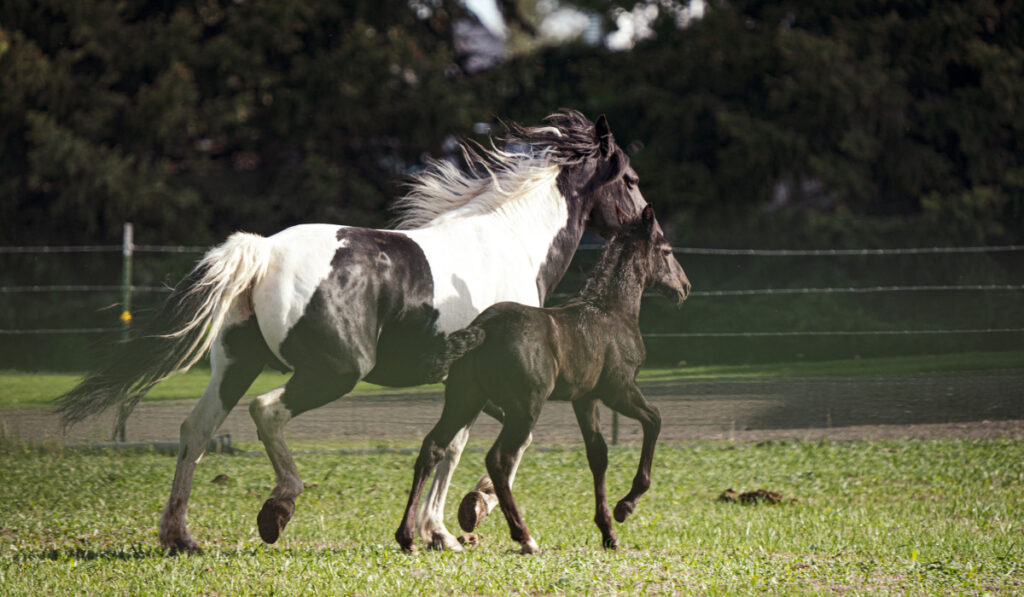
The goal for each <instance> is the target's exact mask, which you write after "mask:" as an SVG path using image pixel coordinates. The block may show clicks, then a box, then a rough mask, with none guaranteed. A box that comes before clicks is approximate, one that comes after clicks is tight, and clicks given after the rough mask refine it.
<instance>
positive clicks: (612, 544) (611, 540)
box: [602, 537, 619, 550]
mask: <svg viewBox="0 0 1024 597" xmlns="http://www.w3.org/2000/svg"><path fill="white" fill-rule="evenodd" d="M602 544H603V545H604V548H605V549H612V550H614V549H618V548H619V540H618V539H616V538H615V537H607V538H606V539H605V540H604V541H603V542H602Z"/></svg>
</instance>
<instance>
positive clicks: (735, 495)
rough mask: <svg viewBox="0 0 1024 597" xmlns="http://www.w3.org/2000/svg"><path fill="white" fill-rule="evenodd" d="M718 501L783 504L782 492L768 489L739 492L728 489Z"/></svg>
mask: <svg viewBox="0 0 1024 597" xmlns="http://www.w3.org/2000/svg"><path fill="white" fill-rule="evenodd" d="M718 501H720V502H727V503H739V504H755V505H756V504H761V503H765V504H781V503H782V494H781V493H779V492H778V491H768V490H767V489H756V490H754V491H744V492H743V493H739V492H737V491H736V490H735V489H732V488H730V489H726V490H725V491H723V492H722V494H721V495H719V496H718Z"/></svg>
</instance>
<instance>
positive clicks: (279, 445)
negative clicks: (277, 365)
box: [249, 369, 361, 543]
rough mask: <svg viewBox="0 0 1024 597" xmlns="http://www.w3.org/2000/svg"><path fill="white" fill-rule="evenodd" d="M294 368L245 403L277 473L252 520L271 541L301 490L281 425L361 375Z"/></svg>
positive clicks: (330, 397)
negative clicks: (281, 382) (284, 379)
mask: <svg viewBox="0 0 1024 597" xmlns="http://www.w3.org/2000/svg"><path fill="white" fill-rule="evenodd" d="M310 371H311V370H308V369H307V370H299V369H296V371H295V374H294V375H293V376H292V378H291V379H289V380H288V382H287V383H286V384H285V385H283V386H281V387H279V388H277V389H275V390H271V391H270V392H267V393H266V394H262V395H260V396H257V397H256V399H255V400H253V401H252V403H251V404H250V405H249V414H250V415H252V419H253V421H255V422H256V430H257V433H258V434H259V438H260V441H262V442H263V447H264V448H265V449H266V451H267V456H268V457H269V458H270V463H271V464H272V465H273V467H274V473H275V474H276V476H277V485H276V486H275V487H274V490H273V492H272V494H271V495H272V497H271V498H270V499H268V500H267V501H266V502H264V504H263V508H262V509H261V510H260V513H259V515H258V516H257V517H256V524H257V527H258V528H259V531H260V537H261V538H262V539H263V540H264V541H266V542H267V543H274V542H275V541H277V539H278V537H280V536H281V531H283V530H284V527H285V525H287V524H288V521H289V520H291V517H292V514H293V513H294V512H295V499H296V498H297V497H299V494H301V493H302V490H303V485H302V480H301V479H300V478H299V470H298V468H297V467H296V466H295V460H294V459H292V454H291V451H290V450H289V449H288V444H287V443H285V441H284V426H285V424H286V423H287V422H288V421H290V420H291V419H292V418H293V417H295V416H296V415H298V414H301V413H303V412H305V411H306V410H310V409H313V408H316V407H317V406H321V405H323V404H327V403H328V402H331V401H332V400H335V399H337V398H339V397H340V396H342V395H343V394H345V393H347V392H348V391H349V390H351V389H352V388H353V387H354V386H355V385H356V382H358V381H359V378H360V377H361V376H360V375H359V374H358V373H350V374H334V373H328V372H324V371H320V372H318V373H312V372H310Z"/></svg>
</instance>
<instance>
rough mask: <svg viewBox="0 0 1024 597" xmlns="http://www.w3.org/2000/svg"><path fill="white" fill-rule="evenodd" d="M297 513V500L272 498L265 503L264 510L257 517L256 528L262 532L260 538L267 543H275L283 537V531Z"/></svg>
mask: <svg viewBox="0 0 1024 597" xmlns="http://www.w3.org/2000/svg"><path fill="white" fill-rule="evenodd" d="M294 512H295V500H279V499H277V498H270V499H269V500H267V501H266V502H263V509H261V510H260V513H259V515H258V516H257V517H256V526H257V527H258V528H259V530H260V538H262V539H263V541H265V542H266V543H274V542H275V541H277V539H278V538H279V537H280V536H281V531H283V530H284V527H285V525H287V524H288V521H289V520H291V519H292V514H293V513H294Z"/></svg>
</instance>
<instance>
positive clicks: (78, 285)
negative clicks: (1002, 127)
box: [0, 231, 1024, 443]
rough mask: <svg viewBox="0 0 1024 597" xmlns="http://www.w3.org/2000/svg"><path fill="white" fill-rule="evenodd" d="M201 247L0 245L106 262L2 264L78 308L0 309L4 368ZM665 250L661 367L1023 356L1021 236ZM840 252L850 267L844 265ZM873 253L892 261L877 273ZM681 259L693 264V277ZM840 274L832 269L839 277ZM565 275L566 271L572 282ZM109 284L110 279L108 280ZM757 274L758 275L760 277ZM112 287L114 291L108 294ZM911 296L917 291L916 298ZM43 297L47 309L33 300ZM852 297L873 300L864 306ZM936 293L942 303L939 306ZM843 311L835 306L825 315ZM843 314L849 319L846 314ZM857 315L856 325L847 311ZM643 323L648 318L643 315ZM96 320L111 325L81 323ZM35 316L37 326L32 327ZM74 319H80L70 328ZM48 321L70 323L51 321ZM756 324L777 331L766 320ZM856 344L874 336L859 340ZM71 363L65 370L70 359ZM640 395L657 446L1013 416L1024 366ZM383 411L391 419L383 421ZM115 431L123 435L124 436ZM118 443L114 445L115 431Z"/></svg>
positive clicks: (10, 254)
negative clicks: (677, 273)
mask: <svg viewBox="0 0 1024 597" xmlns="http://www.w3.org/2000/svg"><path fill="white" fill-rule="evenodd" d="M600 249H601V246H600V245H590V244H587V245H582V246H581V247H580V252H579V253H578V254H577V257H578V258H580V257H582V258H581V261H580V263H579V264H576V262H575V261H574V265H573V267H571V268H570V272H569V275H568V276H567V281H566V283H564V284H563V288H564V287H566V286H570V287H571V286H573V285H574V284H575V285H579V283H580V282H581V280H582V279H583V278H584V277H585V275H586V272H587V271H588V270H589V268H588V267H586V266H585V262H587V261H588V260H589V261H593V259H594V257H595V256H596V254H597V251H598V250H600ZM206 250H207V247H201V246H177V245H136V244H134V242H133V239H132V235H131V233H130V232H129V231H126V234H125V240H124V242H123V243H122V244H121V245H85V246H20V247H0V256H7V257H4V258H5V259H25V258H29V259H36V258H38V260H39V262H40V263H42V262H47V260H50V259H51V258H53V257H56V256H58V255H60V254H64V255H68V257H67V259H84V258H85V257H83V256H87V255H88V254H96V255H97V257H96V259H97V260H100V261H102V262H103V265H101V266H95V265H93V266H90V267H84V268H82V269H83V271H74V270H75V269H76V266H75V265H70V266H65V267H64V270H61V271H63V273H64V274H67V273H69V272H68V270H69V269H70V270H71V271H70V273H72V274H74V275H68V276H62V280H61V281H65V278H66V283H46V282H45V280H46V276H48V275H49V276H51V278H50V279H53V277H52V276H53V274H49V273H47V272H48V271H49V270H47V268H46V267H43V266H40V267H37V268H34V269H32V268H22V270H19V271H13V270H8V271H7V272H4V271H3V268H0V297H2V300H4V301H12V300H14V301H22V302H21V303H19V304H31V305H33V308H37V310H39V311H41V312H42V311H45V310H46V309H53V310H71V309H68V308H66V305H65V303H75V304H76V305H77V308H78V311H79V312H78V314H77V315H67V316H66V317H62V318H57V317H55V316H54V317H49V316H47V315H45V313H43V314H42V315H39V314H37V316H36V317H35V318H34V320H33V319H32V318H20V317H21V316H19V315H18V314H17V309H7V311H8V312H7V314H6V315H4V317H6V319H2V318H0V338H2V339H3V341H2V343H0V347H3V346H4V344H6V348H3V349H2V350H0V368H4V367H10V365H8V364H6V363H4V362H3V358H4V355H7V354H19V353H20V352H22V351H24V350H25V348H24V347H26V346H32V345H34V344H33V343H35V344H38V345H39V346H40V347H41V348H39V349H38V350H37V351H36V353H33V356H31V357H26V358H24V359H22V362H25V361H27V360H28V359H29V358H31V359H35V358H37V356H34V355H37V354H38V355H47V354H49V353H53V354H57V353H58V352H59V353H60V354H61V357H60V362H61V363H69V362H72V361H71V360H69V359H68V358H67V356H66V355H68V354H69V353H81V352H88V349H83V347H85V346H89V343H86V342H84V341H81V339H80V337H82V336H89V337H93V338H97V337H102V336H105V335H106V336H109V335H114V336H116V335H117V334H118V332H122V331H124V330H125V329H126V327H127V326H128V325H130V321H131V312H130V309H131V308H132V305H133V297H134V298H135V299H137V301H136V303H135V304H136V308H146V306H147V304H149V303H153V302H154V301H157V300H159V299H162V297H163V296H166V293H168V292H170V291H171V284H172V283H173V282H174V281H176V278H177V277H179V276H180V275H181V274H182V273H183V271H187V270H185V268H189V267H191V265H192V264H193V263H194V259H193V256H195V255H199V254H202V253H204V252H205V251H206ZM117 253H120V254H121V257H122V259H120V260H119V262H120V263H116V262H115V261H113V259H111V257H113V255H115V254H117ZM143 253H144V254H146V255H147V257H146V259H147V260H149V261H150V263H148V264H145V267H142V268H140V267H139V263H134V261H133V260H134V259H135V256H137V255H138V254H143ZM676 253H677V254H678V255H679V256H680V258H681V260H683V259H682V257H684V256H685V257H687V259H686V260H683V261H685V263H684V267H686V269H687V271H688V273H690V276H691V278H692V279H699V280H700V282H698V289H697V290H695V291H694V292H693V293H691V297H693V299H697V300H693V299H691V301H689V302H688V303H687V307H686V308H685V309H684V310H683V311H682V312H680V313H681V314H682V315H675V311H674V310H673V309H672V308H671V307H668V306H667V305H668V301H658V300H657V299H655V300H654V301H650V302H647V303H645V310H644V311H645V314H646V313H653V314H650V315H645V314H642V315H641V320H642V321H641V324H642V329H644V337H645V339H646V340H647V343H648V350H649V353H650V352H652V351H661V352H660V353H659V354H662V355H663V358H662V360H663V361H667V362H671V363H676V362H679V363H682V362H684V361H685V360H687V359H690V358H691V357H690V356H688V355H689V354H693V351H698V352H708V353H710V352H714V350H717V351H718V353H717V354H729V355H732V354H741V353H742V350H741V349H740V347H742V346H746V345H750V344H758V343H759V344H760V345H761V346H762V348H761V349H760V350H762V352H768V353H771V354H770V357H771V358H776V357H778V358H779V359H778V360H785V359H783V358H782V357H784V356H786V355H796V356H797V357H798V358H802V356H803V354H804V353H809V354H810V355H811V358H815V359H818V358H823V356H824V355H825V352H826V351H824V350H823V349H822V348H821V346H822V345H821V344H820V343H821V342H826V341H828V342H846V343H851V344H853V345H854V346H853V347H852V348H850V349H849V350H848V351H847V353H844V354H850V355H853V354H856V355H858V356H859V355H860V354H864V355H865V356H872V355H873V354H874V352H875V351H878V350H882V349H883V348H884V350H890V349H891V348H892V346H893V345H895V344H899V343H906V342H913V343H914V345H913V350H916V351H919V352H927V351H928V350H931V349H935V348H940V349H941V348H942V347H941V346H940V345H939V341H940V340H941V341H942V342H945V345H944V346H946V347H953V348H952V349H948V350H957V351H959V350H961V349H963V350H969V349H971V347H976V346H983V347H989V346H995V347H996V348H995V349H998V350H1004V349H1006V348H1007V347H1009V348H1010V349H1012V350H1020V349H1021V347H1022V346H1024V342H1022V339H1024V310H1022V309H1020V308H1019V307H1020V305H1021V304H1022V303H1021V302H1020V299H1021V294H1020V293H1022V292H1024V280H1021V279H1019V278H1018V279H1014V278H1017V276H1019V275H1021V274H1024V267H1020V265H1021V262H1022V261H1024V259H1022V258H1024V245H999V246H970V247H917V248H896V249H827V250H764V249H717V248H695V247H682V248H677V249H676ZM18 256H21V257H18ZM32 256H35V257H32ZM72 256H74V257H72ZM780 258H793V259H804V260H811V261H814V262H815V263H816V264H817V265H815V267H816V268H818V269H819V270H820V271H819V272H818V273H816V274H815V275H800V274H803V273H806V271H805V270H808V269H810V268H809V267H808V265H807V264H806V262H800V263H798V264H793V263H791V262H789V261H786V260H785V259H780ZM90 259H91V258H90ZM890 259H891V260H893V261H898V260H910V262H912V264H910V265H908V264H907V263H905V262H900V263H899V264H895V265H894V264H893V263H891V262H890ZM921 259H925V260H932V261H933V262H934V261H935V260H939V261H938V262H934V263H931V265H930V266H929V267H927V268H925V267H922V266H920V265H915V264H916V263H917V261H918V260H921ZM950 259H953V260H959V259H964V260H965V261H963V262H961V261H955V263H953V262H949V261H948V260H950ZM977 259H983V260H984V264H985V265H984V266H982V265H979V263H980V262H978V261H976V260H977ZM701 260H704V261H701ZM851 260H852V261H853V262H856V263H859V264H860V265H856V266H849V263H850V262H851ZM882 262H884V263H888V264H889V265H887V266H886V268H881V267H878V266H877V264H878V263H882ZM840 264H842V266H840ZM118 265H119V266H120V268H118ZM691 265H693V266H694V267H695V268H696V270H697V273H696V275H695V272H694V270H691V267H690V266H691ZM957 268H959V269H960V270H962V271H961V272H956V275H955V276H953V277H954V279H955V281H956V282H957V283H949V282H948V279H945V280H944V279H942V275H940V274H941V273H942V270H943V269H949V270H951V271H953V270H956V269H957ZM924 269H929V270H935V271H933V272H931V273H930V274H929V275H926V276H920V275H918V274H919V271H920V270H924ZM839 270H842V271H841V272H840V273H841V274H842V275H839V274H837V273H836V272H838V271H839ZM23 271H31V274H32V275H31V276H30V275H28V274H23V273H21V272H23ZM97 271H99V272H101V273H100V274H97V273H96V272H97ZM40 272H42V273H40ZM736 272H740V273H736ZM779 272H784V274H785V275H779ZM741 274H742V275H741ZM574 276H575V279H574V280H572V279H570V278H573V277H574ZM118 279H119V280H120V282H121V283H120V284H117V283H113V282H114V281H115V280H118ZM161 280H162V282H161ZM904 280H905V281H906V282H905V283H903V281H904ZM765 281H767V282H769V283H767V284H765V283H762V282H765ZM780 281H783V282H785V281H789V282H791V283H792V287H786V286H785V284H784V283H783V284H779V282H780ZM808 282H810V283H808ZM819 282H823V283H819ZM566 296H571V293H570V292H567V291H559V293H558V294H556V295H555V296H554V297H553V298H555V299H556V300H557V299H561V298H564V297H566ZM645 296H653V295H651V294H650V293H648V294H647V295H645ZM64 297H67V298H66V299H65V298H64ZM99 297H102V298H99ZM113 297H118V298H117V299H113V302H110V301H111V300H112V298H113ZM922 297H928V298H927V301H925V300H924V299H923V298H922ZM51 298H52V301H51V302H50V303H47V301H46V300H43V299H51ZM700 299H716V300H714V301H710V300H708V301H704V300H700ZM718 299H720V300H718ZM897 299H898V300H897ZM147 301H148V303H147ZM780 301H783V302H780ZM790 301H812V303H813V304H810V306H813V307H814V309H815V310H816V312H818V313H823V312H829V313H833V316H832V317H830V318H827V319H824V320H808V321H800V320H797V324H789V323H785V322H787V321H791V320H786V319H780V318H778V317H777V315H778V313H780V312H785V313H791V312H792V313H796V314H800V313H801V312H803V311H805V310H807V309H809V306H808V305H809V304H808V303H793V302H790ZM821 301H828V302H825V303H822V302H821ZM857 301H874V302H873V303H872V304H871V305H869V307H870V308H868V307H863V306H862V305H861V303H860V302H857ZM926 302H927V304H926ZM944 302H949V305H946V306H936V305H940V304H942V303H944ZM104 306H105V307H106V309H105V310H106V312H104V309H103V308H104ZM712 307H714V308H713V309H712ZM97 308H100V311H97ZM709 309H710V310H709ZM872 309H874V310H875V311H885V312H891V313H890V316H889V317H888V318H887V319H886V321H875V320H873V319H871V318H865V317H864V316H863V315H864V313H862V312H871V313H874V312H875V311H871V310H872ZM840 311H842V313H838V314H837V312H840ZM846 311H849V312H851V313H853V314H854V315H851V316H850V318H847V317H846ZM855 315H858V316H860V317H861V319H858V320H854V319H852V318H853V317H854V316H855ZM769 316H771V317H776V319H772V320H771V321H770V322H768V323H763V321H762V320H763V319H766V318H768V319H771V317H769ZM645 318H647V320H648V321H646V322H645V321H644V319H645ZM51 319H52V322H51ZM652 319H653V320H654V323H652ZM100 320H103V322H104V323H106V322H109V325H89V324H90V323H100ZM865 321H867V322H869V323H871V324H872V326H873V327H871V328H870V329H842V326H843V325H848V328H855V327H857V326H863V325H864V322H865ZM40 322H50V324H49V325H47V324H45V323H44V324H42V325H39V323H40ZM76 322H81V323H80V324H79V325H75V323H76ZM694 322H695V323H694ZM12 323H13V324H14V325H12ZM18 323H23V325H17V324H18ZM25 323H36V324H37V325H24V324H25ZM60 323H64V324H67V325H66V327H60V326H59V325H58V324H60ZM82 324H84V325H82ZM755 324H759V325H755ZM837 324H839V325H837ZM764 326H774V327H775V329H763V328H764ZM968 339H970V342H968ZM867 342H872V343H873V344H870V345H869V344H865V343H867ZM12 343H13V344H12ZM18 343H21V344H18ZM816 343H817V344H816ZM667 345H670V346H671V347H672V349H671V350H669V349H666V348H665V346H667ZM719 345H720V346H719ZM680 346H695V347H697V348H694V349H693V350H692V351H691V352H690V353H682V352H678V350H681V349H678V347H680ZM55 347H56V348H55ZM716 347H717V348H716ZM4 350H6V351H7V352H3V351H4ZM908 350H910V349H908ZM948 350H947V351H948ZM61 351H63V352H61ZM942 351H943V350H938V352H942ZM744 354H746V353H744ZM664 355H669V356H664ZM19 356H21V355H20V354H19ZM737 358H739V359H742V358H746V357H743V356H742V355H741V357H737ZM8 360H9V359H8ZM32 362H34V361H32ZM82 362H85V361H82ZM15 367H17V365H15ZM65 367H67V366H65ZM70 367H71V368H72V370H73V369H75V368H76V367H78V365H70ZM65 370H67V369H66V368H65ZM644 391H645V393H646V394H648V396H649V398H650V399H651V401H652V402H653V403H654V404H656V405H657V406H658V407H659V408H660V409H661V411H662V414H663V416H664V417H665V424H664V426H663V429H664V430H665V437H664V438H663V439H664V440H665V441H686V440H688V439H698V438H701V439H715V438H720V439H721V438H731V437H734V436H736V437H746V436H744V435H743V434H744V433H748V435H749V434H754V435H750V437H760V435H757V433H761V432H762V431H764V430H771V429H811V428H830V427H832V426H836V427H842V426H856V425H876V424H877V425H896V424H912V423H941V424H955V423H957V422H960V421H977V420H982V419H985V420H997V421H999V420H1003V421H1009V420H1024V411H1022V410H1021V409H1022V408H1024V402H1022V401H1021V400H1020V399H1019V398H1020V396H1021V395H1024V363H1021V364H1020V366H1014V365H1011V366H1010V367H1009V368H1006V367H1003V369H1002V370H1001V371H982V372H961V373H951V374H917V375H909V376H908V375H899V376H896V377H892V376H887V375H884V374H881V372H880V375H864V376H858V377H830V378H818V379H814V380H796V379H788V380H785V381H779V380H772V379H770V378H763V377H760V378H757V379H755V380H749V379H735V378H732V379H717V380H703V381H700V380H698V381H681V382H673V383H672V384H671V385H658V384H657V383H650V384H647V385H646V386H645V388H644ZM441 400H442V396H441V395H440V394H437V393H434V394H429V393H427V394H424V393H422V392H421V393H416V394H375V395H365V394H364V395H361V396H359V397H357V398H354V399H353V400H344V401H338V402H336V403H334V404H332V405H330V406H328V407H326V408H325V409H321V410H318V413H319V414H318V416H317V417H314V418H311V419H309V420H305V419H304V418H301V417H300V418H299V419H298V420H297V421H296V423H295V424H293V425H292V426H290V429H289V433H290V435H291V436H292V437H297V438H309V439H342V440H364V439H368V440H374V439H396V440H404V439H407V438H408V437H412V436H417V437H418V436H419V435H422V433H425V432H426V430H427V429H429V427H430V425H431V424H432V423H433V422H434V421H435V420H436V417H437V414H438V413H439V411H440V404H441ZM189 408H191V405H190V404H189V403H180V402H174V403H160V402H155V403H143V405H142V406H140V410H139V411H138V413H137V415H136V416H134V417H133V419H132V424H131V425H129V427H128V431H129V433H128V439H129V440H141V441H154V440H167V441H174V440H175V439H177V437H176V433H175V432H174V430H175V429H177V425H178V424H179V423H180V421H181V419H182V418H184V416H185V415H186V414H187V411H188V409H189ZM396 408H397V409H400V410H401V412H402V413H403V417H399V418H396V417H394V416H393V413H394V412H396V410H395V409H396ZM245 410H246V409H236V411H238V412H235V413H233V414H232V417H233V418H229V420H228V422H227V423H226V424H225V427H224V428H222V431H224V432H227V433H230V434H231V435H232V437H233V438H234V439H235V441H245V440H252V439H254V438H255V435H254V433H255V431H254V428H253V427H252V424H251V421H249V420H248V417H247V416H246V415H245V412H244V411H245ZM547 410H550V411H552V412H553V413H559V414H552V415H550V416H545V417H544V419H543V420H542V423H541V426H540V427H538V434H539V435H538V437H539V440H538V441H540V442H545V443H552V442H553V443H559V442H562V441H578V437H577V435H578V432H577V431H576V425H575V422H574V419H573V418H572V416H571V411H570V410H566V409H564V408H559V407H557V406H552V407H550V408H549V409H547ZM562 411H564V412H562ZM239 413H241V414H239ZM111 416H112V415H111ZM396 419H401V421H397V420H396ZM612 421H613V425H614V428H613V431H612V437H613V438H615V439H618V438H619V434H620V432H619V430H618V425H617V424H616V423H617V419H615V418H612ZM0 423H2V424H3V426H4V427H5V428H4V429H0V433H2V434H11V435H16V436H18V435H24V436H25V437H26V438H29V439H39V438H40V437H44V436H47V435H53V436H55V437H58V436H59V437H63V438H64V439H65V440H66V441H73V440H76V439H79V440H101V439H107V438H108V437H109V432H110V425H111V420H110V417H107V419H101V420H99V421H97V422H95V423H94V424H93V425H92V426H91V427H89V426H86V427H79V428H76V431H75V432H74V433H75V434H79V435H80V437H79V435H72V436H63V435H61V434H62V433H63V430H62V429H61V428H60V426H59V422H58V421H57V420H56V419H55V418H53V417H52V415H50V414H48V413H45V412H30V411H17V412H15V411H7V412H0ZM478 427H480V428H481V429H484V430H485V432H484V434H483V435H484V437H486V436H488V434H493V433H496V429H497V428H496V426H495V424H494V423H493V422H490V421H487V420H484V421H482V422H481V423H480V425H478ZM634 427H635V426H632V424H631V423H629V422H624V423H623V428H622V431H621V435H622V437H621V441H623V442H625V443H633V442H635V441H638V438H639V435H638V434H639V428H638V427H636V428H634ZM759 430H760V431H759ZM121 432H122V434H123V432H124V430H123V429H122V430H121ZM762 435H763V433H762ZM765 437H770V435H767V436H765ZM808 437H810V436H808ZM121 439H122V440H124V435H122V436H121Z"/></svg>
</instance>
